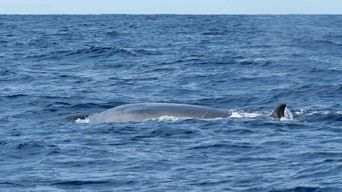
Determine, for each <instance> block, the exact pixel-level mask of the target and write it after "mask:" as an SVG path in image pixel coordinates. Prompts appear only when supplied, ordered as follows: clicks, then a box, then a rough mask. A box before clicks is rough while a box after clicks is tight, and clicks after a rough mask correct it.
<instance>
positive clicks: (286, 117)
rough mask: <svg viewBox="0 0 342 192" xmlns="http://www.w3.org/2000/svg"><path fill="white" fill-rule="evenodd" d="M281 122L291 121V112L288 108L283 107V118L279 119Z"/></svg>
mask: <svg viewBox="0 0 342 192" xmlns="http://www.w3.org/2000/svg"><path fill="white" fill-rule="evenodd" d="M281 120H293V115H292V112H291V110H290V109H289V108H288V107H285V111H284V118H281Z"/></svg>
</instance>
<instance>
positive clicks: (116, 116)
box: [68, 103, 286, 123]
mask: <svg viewBox="0 0 342 192" xmlns="http://www.w3.org/2000/svg"><path fill="white" fill-rule="evenodd" d="M285 107H286V105H285V104H280V105H279V106H278V107H277V108H276V109H275V110H274V111H273V113H272V114H271V117H273V118H276V119H280V118H282V117H284V110H285ZM230 116H231V113H230V112H228V111H224V110H221V109H217V108H212V107H206V106H199V105H188V104H176V103H138V104H126V105H121V106H118V107H114V108H112V109H109V110H106V111H103V112H101V113H95V114H93V115H89V116H87V115H74V116H71V117H69V118H68V119H69V120H72V121H75V120H77V119H81V120H87V122H89V123H110V122H130V121H132V122H133V121H144V120H150V119H158V118H161V117H175V118H185V119H187V118H189V119H203V120H207V119H218V118H228V117H230Z"/></svg>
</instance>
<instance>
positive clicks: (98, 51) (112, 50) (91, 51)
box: [26, 46, 161, 60]
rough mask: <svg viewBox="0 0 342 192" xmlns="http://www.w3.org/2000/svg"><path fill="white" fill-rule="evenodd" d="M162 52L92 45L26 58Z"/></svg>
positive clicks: (133, 54) (96, 56)
mask: <svg viewBox="0 0 342 192" xmlns="http://www.w3.org/2000/svg"><path fill="white" fill-rule="evenodd" d="M158 54H161V53H160V52H159V51H157V50H153V49H134V48H117V47H100V46H91V47H86V48H80V49H76V50H60V51H53V52H49V53H45V54H41V55H29V56H27V57H26V58H31V59H38V60H49V59H64V58H68V59H71V58H73V57H75V58H98V57H112V56H142V55H158Z"/></svg>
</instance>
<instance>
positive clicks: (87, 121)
mask: <svg viewBox="0 0 342 192" xmlns="http://www.w3.org/2000/svg"><path fill="white" fill-rule="evenodd" d="M75 123H89V119H88V118H85V119H80V118H77V119H76V120H75Z"/></svg>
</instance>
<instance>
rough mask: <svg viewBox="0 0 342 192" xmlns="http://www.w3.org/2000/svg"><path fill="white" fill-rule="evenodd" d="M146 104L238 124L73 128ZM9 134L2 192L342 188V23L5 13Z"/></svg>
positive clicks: (3, 81) (0, 73) (0, 105)
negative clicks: (82, 119)
mask: <svg viewBox="0 0 342 192" xmlns="http://www.w3.org/2000/svg"><path fill="white" fill-rule="evenodd" d="M140 102H166V103H169V102H172V103H184V104H195V105H204V106H209V107H216V108H220V109H225V110H228V111H230V112H232V114H233V115H232V116H231V117H229V118H227V119H217V120H209V121H205V120H196V119H186V120H183V119H174V118H165V119H164V118H162V119H155V120H148V121H143V122H129V123H102V124H91V123H75V122H70V121H67V120H66V117H68V116H70V115H75V114H94V113H98V112H102V111H104V110H106V109H110V108H112V107H115V106H119V105H122V104H128V103H140ZM280 103H286V104H287V105H288V107H289V109H290V110H291V112H292V114H293V116H294V117H293V120H281V121H279V120H274V119H272V118H270V117H268V115H269V114H270V113H271V112H272V110H273V109H274V108H275V107H276V106H277V105H278V104H280ZM0 136H1V138H0V152H1V154H0V191H82V192H83V191H146V192H149V191H251V192H254V191H272V192H281V191H286V192H292V191H298V192H307V191H308V192H318V191H320V192H321V191H324V192H325V191H342V137H341V136H342V15H341V16H340V15H331V16H328V15H311V16H305V15H298V16H296V15H292V16H286V15H285V16H277V15H274V16H272V15H269V16H262V15H260V16H253V15H251V16H238V15H237V16H228V15H212V16H210V15H209V16H200V15H197V16H196V15H193V16H189V15H88V16H87V15H84V16H74V15H44V16H32V15H0Z"/></svg>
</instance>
